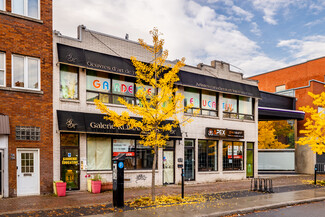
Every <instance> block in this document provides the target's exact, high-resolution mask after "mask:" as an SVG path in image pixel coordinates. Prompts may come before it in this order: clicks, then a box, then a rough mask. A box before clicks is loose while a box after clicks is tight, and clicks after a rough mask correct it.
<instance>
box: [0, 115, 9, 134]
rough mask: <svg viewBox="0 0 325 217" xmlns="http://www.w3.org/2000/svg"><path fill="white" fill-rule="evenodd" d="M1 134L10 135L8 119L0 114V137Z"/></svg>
mask: <svg viewBox="0 0 325 217" xmlns="http://www.w3.org/2000/svg"><path fill="white" fill-rule="evenodd" d="M3 134H4V135H6V134H7V135H9V134H10V126H9V117H8V116H7V115H2V114H0V135H3Z"/></svg>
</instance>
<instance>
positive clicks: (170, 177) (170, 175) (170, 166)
mask: <svg viewBox="0 0 325 217" xmlns="http://www.w3.org/2000/svg"><path fill="white" fill-rule="evenodd" d="M163 178H164V180H163V182H164V184H174V151H170V150H164V156H163Z"/></svg>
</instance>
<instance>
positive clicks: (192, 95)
mask: <svg viewBox="0 0 325 217" xmlns="http://www.w3.org/2000/svg"><path fill="white" fill-rule="evenodd" d="M184 97H185V98H184V103H185V106H187V105H192V107H194V108H199V107H200V94H199V93H196V92H188V91H184Z"/></svg>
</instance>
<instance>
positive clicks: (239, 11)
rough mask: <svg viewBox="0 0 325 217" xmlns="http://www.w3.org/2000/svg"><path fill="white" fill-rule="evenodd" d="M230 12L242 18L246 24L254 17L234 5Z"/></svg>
mask: <svg viewBox="0 0 325 217" xmlns="http://www.w3.org/2000/svg"><path fill="white" fill-rule="evenodd" d="M232 11H233V12H234V13H235V14H236V15H238V16H242V17H244V19H245V20H246V21H247V22H250V21H251V20H252V18H253V17H254V15H253V14H252V13H250V12H248V11H245V10H244V9H242V8H240V7H237V6H235V5H233V6H232Z"/></svg>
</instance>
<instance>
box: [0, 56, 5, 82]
mask: <svg viewBox="0 0 325 217" xmlns="http://www.w3.org/2000/svg"><path fill="white" fill-rule="evenodd" d="M0 55H1V56H2V55H3V69H0V71H3V85H1V84H0V87H5V86H6V85H7V84H6V53H5V52H0ZM0 61H1V59H0Z"/></svg>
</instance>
